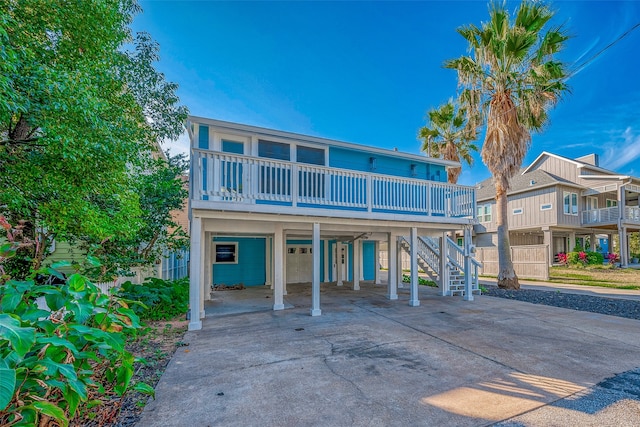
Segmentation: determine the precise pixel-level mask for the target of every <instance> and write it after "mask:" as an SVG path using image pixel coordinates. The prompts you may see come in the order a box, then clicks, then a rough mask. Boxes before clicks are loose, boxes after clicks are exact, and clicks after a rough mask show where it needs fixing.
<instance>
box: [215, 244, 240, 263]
mask: <svg viewBox="0 0 640 427" xmlns="http://www.w3.org/2000/svg"><path fill="white" fill-rule="evenodd" d="M212 244H213V263H214V264H237V263H238V258H239V256H238V255H239V254H238V242H226V241H220V242H216V241H215V240H214V241H213V242H212ZM218 246H233V261H218Z"/></svg>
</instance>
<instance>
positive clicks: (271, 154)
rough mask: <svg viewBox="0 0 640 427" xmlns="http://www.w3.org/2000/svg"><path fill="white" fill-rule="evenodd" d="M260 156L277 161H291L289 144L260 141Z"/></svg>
mask: <svg viewBox="0 0 640 427" xmlns="http://www.w3.org/2000/svg"><path fill="white" fill-rule="evenodd" d="M258 156H260V157H267V158H269V159H277V160H291V150H290V149H289V144H283V143H281V142H273V141H265V140H262V139H260V140H258Z"/></svg>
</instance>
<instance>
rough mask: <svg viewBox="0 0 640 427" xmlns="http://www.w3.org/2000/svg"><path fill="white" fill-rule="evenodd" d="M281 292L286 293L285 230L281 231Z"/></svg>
mask: <svg viewBox="0 0 640 427" xmlns="http://www.w3.org/2000/svg"><path fill="white" fill-rule="evenodd" d="M276 265H277V264H276ZM282 294H283V295H287V231H286V230H283V231H282Z"/></svg>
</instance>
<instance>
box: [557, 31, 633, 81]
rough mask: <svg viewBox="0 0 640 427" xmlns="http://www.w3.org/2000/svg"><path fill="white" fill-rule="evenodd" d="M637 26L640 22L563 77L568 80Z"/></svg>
mask: <svg viewBox="0 0 640 427" xmlns="http://www.w3.org/2000/svg"><path fill="white" fill-rule="evenodd" d="M638 27H640V22H638V23H637V24H636V25H634V26H633V27H631V28H629V29H628V30H627V31H625V32H624V33H622V34H621V35H620V36H619V37H618V38H617V39H615V40H614V41H612V42H611V43H609V44H608V45H606V46H605V47H604V48H602V49H600V51H598V52H596V53H595V54H594V55H593V56H591V58H589V59H587V60H586V61H584V62H583V63H582V64H580V65H578V66H577V67H576V68H575V69H574V70H573V71H572V72H570V73H569V75H567V77H566V78H565V80H568V79H569V78H571V77H573V76H574V75H576V74H577V73H578V72H579V71H580V70H582V69H583V68H584V67H586V66H587V65H589V64H590V63H591V62H593V61H595V59H596V58H597V57H598V56H600V55H602V54H603V53H604V52H605V51H607V50H608V49H610V48H611V47H613V46H614V45H615V44H616V43H618V42H619V41H620V40H622V39H623V38H625V37H627V36H628V35H629V34H631V33H632V32H633V31H634V30H635V29H637V28H638Z"/></svg>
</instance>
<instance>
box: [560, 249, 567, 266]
mask: <svg viewBox="0 0 640 427" xmlns="http://www.w3.org/2000/svg"><path fill="white" fill-rule="evenodd" d="M568 261H569V258H568V257H567V254H566V253H564V252H560V253H559V254H558V262H559V263H560V264H565V265H566V264H567V262H568Z"/></svg>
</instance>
